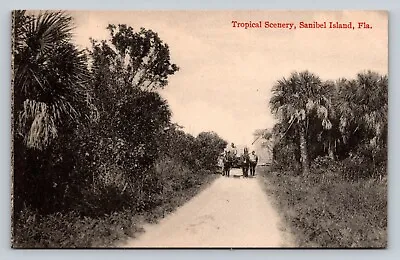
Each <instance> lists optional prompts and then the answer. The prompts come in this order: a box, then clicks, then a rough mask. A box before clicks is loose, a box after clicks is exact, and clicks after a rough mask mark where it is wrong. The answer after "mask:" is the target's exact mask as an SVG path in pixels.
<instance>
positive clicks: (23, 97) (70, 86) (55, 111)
mask: <svg viewBox="0 0 400 260" xmlns="http://www.w3.org/2000/svg"><path fill="white" fill-rule="evenodd" d="M71 22H72V19H71V17H70V16H68V15H66V14H64V13H63V12H45V13H40V14H38V15H37V16H33V15H31V16H28V15H26V12H25V11H14V12H13V46H12V56H13V89H14V127H15V133H16V134H17V136H19V137H21V138H22V139H23V141H24V143H25V144H26V145H27V147H29V148H35V149H42V148H44V147H45V146H46V145H48V144H49V142H50V141H51V140H52V139H54V138H56V137H57V136H58V133H59V131H60V129H61V128H62V127H64V126H66V125H67V124H70V123H76V122H77V121H78V119H79V118H80V117H81V116H83V115H84V114H85V113H84V112H83V109H85V107H87V105H86V103H87V99H88V95H87V90H86V82H87V80H88V70H87V62H86V57H85V55H84V53H83V52H82V51H79V50H77V48H76V47H75V46H74V45H73V44H72V43H71V37H72V34H71V30H72V23H71Z"/></svg>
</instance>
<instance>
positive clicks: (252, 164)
mask: <svg viewBox="0 0 400 260" xmlns="http://www.w3.org/2000/svg"><path fill="white" fill-rule="evenodd" d="M257 162H258V156H257V155H256V152H255V151H252V152H251V154H250V176H253V177H254V175H255V173H256V166H257Z"/></svg>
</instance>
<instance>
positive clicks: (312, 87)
mask: <svg viewBox="0 0 400 260" xmlns="http://www.w3.org/2000/svg"><path fill="white" fill-rule="evenodd" d="M387 87H388V80H387V76H381V75H379V74H377V73H374V72H371V71H368V72H363V73H359V74H357V77H356V79H339V80H337V81H335V82H331V81H326V82H323V81H321V80H320V79H319V77H317V76H315V75H314V74H312V73H310V72H307V71H305V72H301V73H297V72H295V73H292V74H291V76H290V77H289V78H288V79H285V78H283V79H281V80H278V81H277V83H276V84H275V85H274V87H273V89H272V95H273V96H272V98H271V100H270V107H271V111H272V112H273V114H275V115H276V116H277V118H278V120H279V121H278V123H277V124H276V125H275V127H274V130H273V131H274V134H275V135H277V136H279V137H280V140H279V143H277V144H276V147H275V148H274V150H275V155H277V154H280V157H282V156H284V157H291V156H292V155H293V156H294V158H297V159H296V160H295V161H300V162H301V166H302V171H303V174H308V173H309V162H308V160H309V158H311V159H314V158H316V157H321V156H326V157H328V158H330V159H331V160H335V159H339V160H345V159H346V160H348V163H347V165H350V164H352V163H354V162H356V161H357V162H358V165H359V166H358V167H360V166H361V165H360V164H359V163H360V162H363V163H365V164H366V165H367V164H369V165H370V167H369V168H370V169H371V172H370V173H368V174H367V175H368V176H372V175H375V174H377V173H378V172H379V173H378V174H384V172H385V171H386V169H385V167H386V160H387V112H388V105H387V104H388V103H387ZM293 145H294V146H293ZM289 147H292V148H290V149H289ZM283 151H285V152H283ZM285 154H287V155H285ZM290 154H292V155H290ZM278 159H279V160H282V161H284V159H282V158H278ZM290 160H291V159H290ZM290 160H289V161H290ZM357 174H358V175H359V173H353V175H357ZM353 177H356V176H353Z"/></svg>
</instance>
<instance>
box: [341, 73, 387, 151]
mask: <svg viewBox="0 0 400 260" xmlns="http://www.w3.org/2000/svg"><path fill="white" fill-rule="evenodd" d="M337 85H338V94H339V97H340V99H339V102H338V105H337V111H338V113H339V115H340V122H339V129H340V132H341V134H342V139H343V140H344V141H345V142H346V141H347V139H349V138H350V137H351V136H352V135H355V134H357V133H359V134H358V135H359V136H360V137H362V138H363V139H364V140H366V141H368V145H369V146H370V147H371V149H375V148H382V147H384V146H385V145H386V142H387V140H386V138H387V128H388V121H387V113H388V96H387V95H388V92H387V91H388V78H387V76H381V75H379V74H377V73H374V72H370V71H368V72H365V73H359V74H358V75H357V78H356V79H355V80H341V81H339V82H338V83H337Z"/></svg>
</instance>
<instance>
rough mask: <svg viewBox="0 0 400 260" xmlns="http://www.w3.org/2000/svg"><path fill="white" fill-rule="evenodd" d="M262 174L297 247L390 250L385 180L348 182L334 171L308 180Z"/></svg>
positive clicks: (287, 173)
mask: <svg viewBox="0 0 400 260" xmlns="http://www.w3.org/2000/svg"><path fill="white" fill-rule="evenodd" d="M321 172H324V173H321ZM261 175H262V176H263V177H264V178H265V183H266V185H265V187H266V190H267V192H268V193H270V194H271V195H272V196H273V197H274V198H275V202H276V204H277V207H278V209H279V211H280V212H281V214H283V216H284V222H285V224H286V225H287V226H288V227H289V229H290V230H291V232H292V233H294V236H295V244H297V246H298V247H306V248H310V247H322V248H386V247H387V183H386V181H385V180H382V181H378V180H375V179H359V180H357V181H348V180H345V179H343V178H341V177H340V176H341V172H339V171H338V169H335V168H334V169H333V170H332V169H319V170H318V172H317V170H315V169H313V173H311V174H310V176H308V177H304V176H300V175H298V174H296V173H295V172H293V171H289V170H287V171H284V170H280V171H276V170H274V169H273V168H266V169H263V170H262V171H261Z"/></svg>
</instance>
